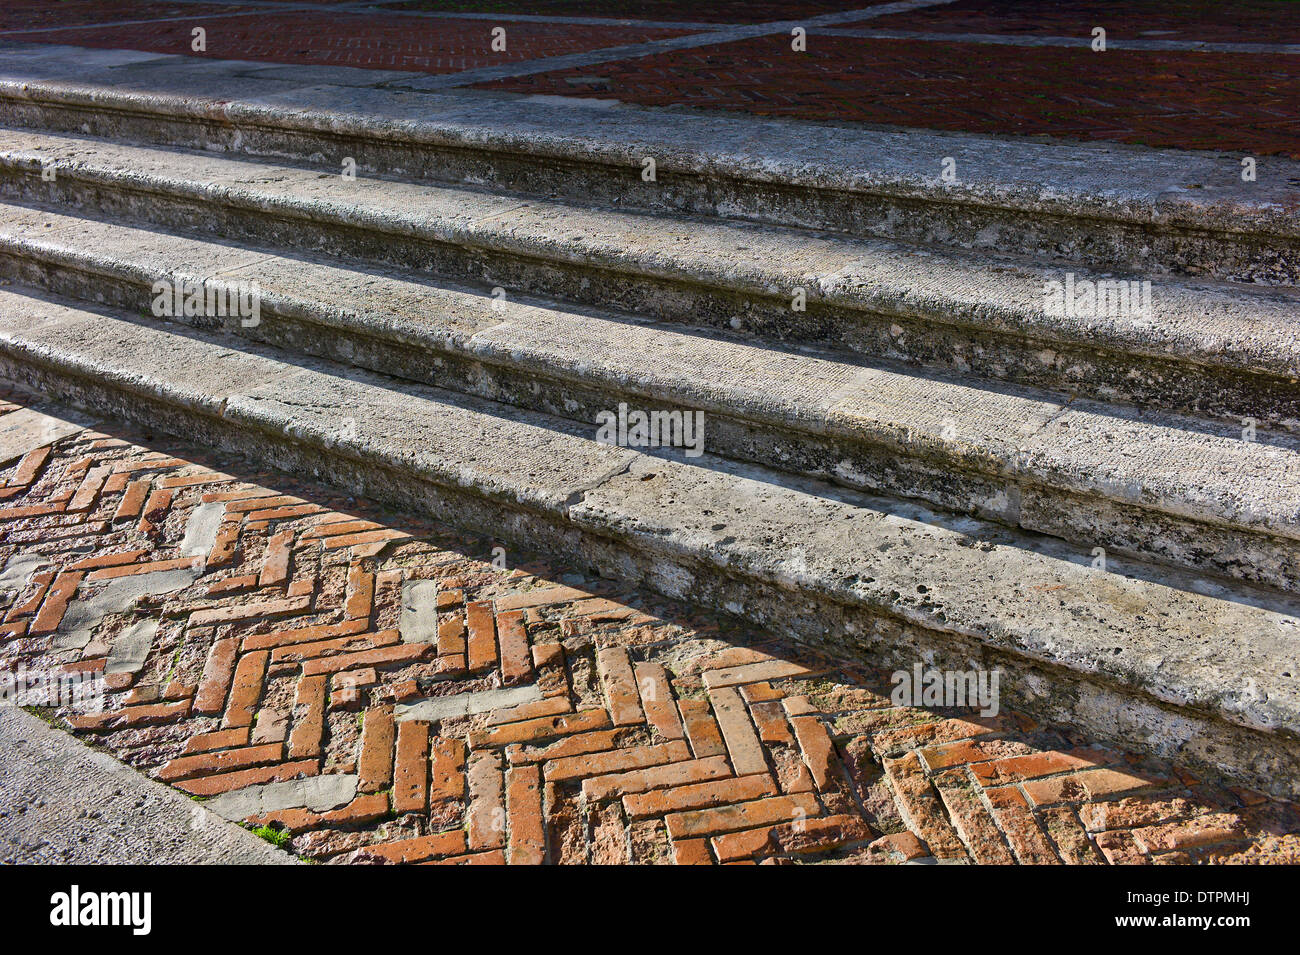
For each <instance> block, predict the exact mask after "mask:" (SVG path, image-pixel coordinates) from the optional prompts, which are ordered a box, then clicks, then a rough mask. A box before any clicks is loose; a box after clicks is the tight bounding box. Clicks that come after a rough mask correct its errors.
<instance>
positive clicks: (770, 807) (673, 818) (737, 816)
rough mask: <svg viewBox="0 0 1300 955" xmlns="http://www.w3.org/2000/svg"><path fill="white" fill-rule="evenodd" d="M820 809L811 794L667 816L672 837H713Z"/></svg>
mask: <svg viewBox="0 0 1300 955" xmlns="http://www.w3.org/2000/svg"><path fill="white" fill-rule="evenodd" d="M820 812H821V806H820V805H818V803H817V800H816V799H815V798H814V797H813V796H811V795H808V794H799V795H795V796H772V797H770V798H767V799H757V800H755V801H753V802H742V803H734V804H732V805H729V806H718V807H717V808H715V809H694V810H690V811H688V812H676V813H672V814H671V815H669V816H667V817H665V819H664V822H666V823H667V824H668V834H669V835H670V836H671V837H672V838H673V840H674V841H675V840H677V839H683V838H691V837H693V836H712V835H716V834H718V833H723V832H734V831H736V830H737V829H751V828H754V827H757V826H762V825H768V824H771V823H775V822H785V821H787V820H789V819H798V818H806V817H809V816H816V815H818V814H819V813H820Z"/></svg>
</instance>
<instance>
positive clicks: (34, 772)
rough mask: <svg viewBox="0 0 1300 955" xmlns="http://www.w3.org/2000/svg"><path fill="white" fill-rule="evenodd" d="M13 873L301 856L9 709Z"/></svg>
mask: <svg viewBox="0 0 1300 955" xmlns="http://www.w3.org/2000/svg"><path fill="white" fill-rule="evenodd" d="M0 746H3V747H4V753H5V758H4V759H3V760H0V862H2V863H4V864H5V865H14V864H22V863H26V864H33V863H35V864H42V865H52V864H58V865H196V864H204V865H290V864H293V863H294V862H296V861H297V860H295V859H294V857H293V856H291V855H290V854H288V853H287V852H283V851H281V850H280V849H275V848H273V847H272V846H271V845H270V844H269V843H267V842H264V841H263V840H262V839H260V838H258V837H257V836H255V835H253V834H252V833H250V832H248V831H246V830H244V829H242V828H240V827H239V826H237V825H234V824H232V823H230V822H227V821H226V820H225V819H222V818H221V817H220V816H218V815H215V814H214V813H213V812H211V811H210V810H209V809H208V808H207V807H205V806H203V805H200V804H199V803H197V802H195V801H193V800H191V799H186V798H185V797H184V796H183V795H182V794H181V793H178V792H176V791H175V790H173V789H169V788H168V787H166V786H164V785H161V784H160V783H157V782H154V781H153V780H150V779H147V778H146V777H144V776H141V775H140V774H139V773H137V772H135V771H134V770H132V769H130V768H129V767H127V766H124V765H122V764H121V763H119V762H118V761H116V760H115V759H113V757H112V756H109V755H108V754H106V753H101V752H96V751H95V750H93V749H91V748H89V747H88V746H86V745H85V744H84V743H82V742H79V741H77V740H76V739H74V738H73V737H71V736H69V735H67V734H66V733H64V732H63V731H61V730H59V729H56V728H54V727H52V726H50V725H48V724H47V723H44V722H42V721H41V720H40V719H38V718H36V717H35V716H31V715H29V714H27V713H24V712H23V711H22V710H20V709H18V708H17V707H13V706H0Z"/></svg>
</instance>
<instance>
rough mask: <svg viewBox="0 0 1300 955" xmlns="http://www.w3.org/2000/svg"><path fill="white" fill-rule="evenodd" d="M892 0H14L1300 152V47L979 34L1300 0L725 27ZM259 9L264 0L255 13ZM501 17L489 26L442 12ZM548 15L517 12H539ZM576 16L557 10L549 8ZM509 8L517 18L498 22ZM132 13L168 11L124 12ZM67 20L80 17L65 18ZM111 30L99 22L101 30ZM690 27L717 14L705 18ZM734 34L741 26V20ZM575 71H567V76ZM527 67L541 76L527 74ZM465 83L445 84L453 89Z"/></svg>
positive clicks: (1053, 6) (383, 51)
mask: <svg viewBox="0 0 1300 955" xmlns="http://www.w3.org/2000/svg"><path fill="white" fill-rule="evenodd" d="M879 5H880V0H799V2H782V3H776V2H771V3H769V2H758V3H742V2H739V0H725V2H721V3H715V4H707V5H700V4H693V3H689V2H687V0H663V2H650V0H611V2H609V3H604V4H600V5H599V6H595V5H593V4H591V3H588V2H586V0H529V2H524V0H415V2H407V3H394V4H392V5H389V7H388V8H387V9H386V10H380V9H379V8H373V9H370V10H368V11H365V12H360V11H359V10H358V9H357V6H356V5H351V4H345V6H348V7H349V9H348V10H347V11H343V10H340V11H337V12H336V11H331V10H328V9H320V10H310V9H307V10H295V11H292V12H289V11H285V12H283V13H281V12H277V11H276V10H275V9H274V8H262V9H260V10H257V11H251V10H250V9H249V8H247V7H244V8H241V7H239V6H238V4H237V2H231V3H217V2H214V3H212V4H204V5H196V4H192V3H184V4H182V3H172V4H168V3H166V2H157V3H145V4H134V3H129V2H126V0H111V2H108V3H102V4H101V3H90V2H89V0H68V2H66V3H60V4H58V5H55V6H51V5H50V4H48V3H43V2H38V0H11V2H10V3H8V4H6V5H5V6H4V8H3V9H0V30H6V31H13V30H15V29H18V28H21V27H24V26H25V27H29V28H33V29H40V30H42V31H43V32H37V33H15V32H7V33H5V38H7V39H10V40H19V41H22V42H40V43H65V44H73V45H80V46H88V47H102V48H127V49H134V50H146V51H151V52H157V53H178V54H183V55H201V56H208V57H218V58H231V59H240V60H259V61H265V62H273V63H291V64H308V65H335V66H351V67H362V68H368V69H390V70H402V71H413V72H423V73H430V74H439V75H443V76H447V75H453V74H457V73H460V72H462V71H472V70H476V69H484V68H492V67H502V66H507V65H512V64H513V65H517V67H518V72H519V73H520V75H513V76H507V77H506V78H499V77H497V76H490V77H484V76H482V75H474V74H472V73H469V72H466V73H465V77H464V79H463V82H459V83H457V82H453V83H451V84H450V85H452V86H458V85H461V86H463V85H470V84H473V83H476V82H478V81H480V80H484V81H485V82H481V83H480V84H479V86H478V87H477V88H480V89H489V90H497V91H508V92H516V93H535V94H536V93H540V94H547V95H561V96H577V97H597V98H603V99H609V98H615V99H619V100H622V101H625V102H629V103H636V104H641V105H647V106H687V107H695V108H701V109H710V110H735V111H743V112H749V113H756V114H760V115H766V116H787V117H792V118H797V119H804V120H835V121H853V122H865V123H879V124H887V125H893V126H904V127H923V128H931V129H943V130H954V131H964V132H973V133H990V134H1033V135H1051V136H1061V137H1070V138H1076V139H1082V140H1106V141H1114V142H1123V143H1134V144H1142V145H1149V146H1167V147H1176V148H1183V149H1225V150H1232V151H1240V152H1247V153H1251V154H1255V155H1285V156H1289V157H1292V158H1300V137H1298V136H1297V135H1296V130H1295V118H1296V117H1295V104H1296V103H1297V102H1300V71H1298V70H1297V69H1296V68H1295V67H1296V61H1297V58H1296V56H1294V55H1288V54H1285V53H1279V52H1271V53H1270V52H1263V51H1249V52H1224V51H1219V52H1204V51H1200V52H1188V51H1184V50H1171V49H1161V50H1123V49H1111V50H1108V51H1106V52H1105V53H1094V52H1093V51H1092V50H1090V49H1088V48H1087V47H1086V46H1081V47H1079V48H1077V49H1072V48H1063V47H1046V48H1044V47H1041V46H1016V45H1001V46H1000V45H991V44H988V43H979V42H975V40H974V38H971V39H963V37H962V36H961V34H994V35H1001V36H1004V37H1009V38H1010V39H1011V41H1012V42H1015V38H1016V37H1021V38H1025V37H1035V36H1039V37H1042V36H1046V37H1059V36H1064V37H1079V38H1080V41H1081V43H1083V42H1086V40H1087V39H1088V37H1089V35H1090V32H1091V29H1092V27H1093V26H1095V25H1101V26H1104V27H1105V28H1106V30H1107V33H1108V37H1109V38H1110V39H1111V40H1113V41H1117V42H1119V41H1122V40H1124V39H1129V40H1148V41H1152V40H1159V41H1170V40H1176V41H1182V42H1199V41H1213V42H1254V43H1266V42H1267V43H1279V42H1288V41H1291V42H1295V41H1296V40H1297V38H1300V4H1295V3H1287V2H1282V0H1246V2H1243V3H1241V4H1231V5H1227V4H1219V3H1215V2H1213V0H1195V2H1193V3H1191V4H1180V5H1177V6H1175V5H1172V4H1168V3H1166V2H1163V0H1139V2H1136V3H1131V4H1123V5H1118V4H1114V3H1110V2H1106V0H1066V2H1060V3H1054V2H1052V3H1049V2H1039V3H1028V2H1015V3H1012V2H1010V0H956V2H952V3H939V4H936V5H933V6H928V7H920V8H917V9H913V10H910V11H907V12H904V13H895V14H888V15H884V16H880V17H876V18H874V19H864V20H861V21H859V22H857V23H855V22H852V21H851V20H850V21H845V22H843V23H840V22H836V23H835V24H833V25H831V26H829V27H827V26H816V25H813V26H810V27H809V34H810V35H809V37H808V49H807V51H806V52H795V51H793V50H791V48H790V37H789V36H788V35H786V34H785V33H784V32H780V33H777V34H773V35H768V36H759V37H752V38H749V39H740V40H738V39H736V38H735V37H734V36H726V35H721V34H720V35H719V36H718V39H717V40H716V42H714V41H711V40H708V39H707V31H708V30H710V29H713V28H712V27H708V28H706V27H705V24H713V25H714V26H716V27H722V26H723V25H726V24H734V25H742V24H752V23H762V22H770V21H773V20H786V19H790V18H796V19H797V18H811V17H815V16H820V15H824V14H827V13H843V12H845V11H855V10H869V9H870V8H872V7H875V6H879ZM241 10H249V12H247V13H241ZM430 12H437V13H448V12H451V13H457V12H460V13H478V14H487V15H488V19H457V18H455V17H445V16H429V15H427V14H429V13H430ZM525 14H527V15H529V16H531V17H542V18H543V19H541V20H537V19H527V20H520V19H512V17H517V16H520V15H525ZM548 16H549V17H557V18H559V19H556V20H550V21H548V20H546V19H545V18H546V17H548ZM575 16H578V17H592V16H598V17H605V18H629V19H632V20H636V19H638V18H639V19H646V18H651V19H653V20H654V21H655V22H659V23H676V22H681V23H685V24H686V26H685V27H681V28H667V27H655V26H649V25H642V24H637V23H632V24H627V23H622V24H620V23H617V22H614V20H611V22H610V23H609V24H606V25H594V24H591V23H572V22H566V21H565V20H564V18H565V17H575ZM151 18H157V19H151ZM498 18H499V19H498ZM122 20H146V21H149V22H134V23H126V24H122V23H117V22H116V21H122ZM59 24H67V25H68V29H50V28H51V27H52V26H57V25H59ZM96 24H98V25H96ZM690 24H698V25H699V29H698V30H697V29H696V28H695V27H691V26H690ZM497 25H500V26H505V27H506V30H507V47H506V50H505V51H494V50H492V48H491V42H492V36H491V29H492V27H493V26H497ZM195 26H203V27H204V28H205V30H206V31H207V51H206V52H205V53H202V54H193V53H192V51H191V49H190V43H191V30H192V28H193V27H195ZM855 27H861V28H862V29H866V30H897V31H913V32H919V33H923V34H926V33H928V34H930V35H931V36H940V37H942V36H944V35H946V34H951V35H952V39H951V41H942V40H940V41H935V40H923V39H915V38H901V39H900V38H894V39H882V38H878V37H872V38H867V37H862V36H848V35H844V34H843V33H842V32H841V33H838V34H837V32H836V31H843V30H845V29H853V28H855ZM700 30H704V31H705V34H701V35H705V39H704V41H703V42H704V45H700V46H697V47H693V48H689V49H678V50H672V51H661V50H657V49H651V50H645V49H642V50H639V51H635V52H639V53H641V54H646V53H648V54H650V55H639V56H638V55H630V51H628V50H626V49H619V50H618V51H617V52H615V53H613V54H611V57H612V59H611V60H604V59H602V60H601V61H600V62H596V63H594V64H592V65H585V66H580V67H576V68H575V64H574V63H572V62H569V63H557V64H547V63H545V62H544V61H545V60H546V59H548V58H550V57H557V56H563V55H565V54H574V53H591V52H594V51H600V50H607V49H611V48H623V47H627V46H635V45H637V44H645V43H648V42H652V41H658V40H668V39H671V38H676V37H687V36H692V35H697V34H699V31H700ZM724 33H725V31H724ZM561 67H563V68H561ZM525 74H526V75H525ZM443 85H446V84H443Z"/></svg>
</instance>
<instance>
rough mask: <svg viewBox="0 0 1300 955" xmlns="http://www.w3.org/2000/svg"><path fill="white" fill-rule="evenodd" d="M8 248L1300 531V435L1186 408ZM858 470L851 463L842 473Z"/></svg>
mask: <svg viewBox="0 0 1300 955" xmlns="http://www.w3.org/2000/svg"><path fill="white" fill-rule="evenodd" d="M0 220H3V221H2V222H0V250H3V249H13V250H17V251H19V252H20V253H21V252H22V251H23V250H26V251H27V252H28V253H31V254H40V255H42V256H44V257H46V258H47V260H50V261H56V262H59V263H64V264H73V265H75V266H76V267H79V268H82V269H85V270H88V271H90V272H93V273H96V274H105V275H118V276H126V277H129V278H131V279H132V280H133V281H135V282H137V283H139V284H141V285H142V286H145V287H152V283H153V282H154V281H156V280H157V279H159V278H160V277H163V276H167V275H173V274H174V275H178V276H185V277H189V278H192V279H196V280H197V279H207V278H211V277H224V278H226V279H229V280H242V281H256V282H257V283H258V287H259V290H260V292H261V295H262V297H263V300H264V302H265V303H266V306H267V307H268V309H269V308H275V309H277V310H279V311H282V313H284V314H290V315H305V316H308V317H309V318H310V320H312V321H314V322H315V323H317V324H319V325H320V326H322V334H329V333H330V332H331V331H332V330H337V331H339V332H342V333H345V334H347V333H352V334H360V335H365V336H372V337H378V338H385V339H388V340H391V341H394V342H397V343H400V344H403V345H411V346H414V347H417V348H422V349H426V350H429V351H432V352H450V353H456V354H460V355H464V356H469V357H471V358H473V359H475V360H481V361H485V362H490V363H493V364H496V365H501V366H507V367H511V368H515V369H518V370H520V371H522V372H524V373H525V374H527V375H530V376H532V375H541V376H546V377H549V378H552V379H559V380H562V381H569V382H572V383H574V384H577V385H582V386H585V387H596V388H598V389H601V390H603V391H604V392H606V393H608V394H609V395H610V410H613V408H614V405H615V404H616V403H617V401H618V400H620V399H623V398H626V399H629V400H631V401H633V402H635V400H636V399H637V398H638V397H640V398H643V399H646V400H648V401H651V402H654V403H656V404H658V403H660V402H663V403H667V404H670V405H674V406H680V407H686V408H692V409H700V410H703V411H705V412H706V414H721V415H726V416H729V417H733V418H741V419H744V420H749V421H754V422H758V423H760V424H763V425H766V426H769V427H776V428H780V429H786V430H793V431H799V432H808V433H812V434H815V435H828V436H833V437H836V438H839V439H844V440H849V441H855V442H866V443H872V444H876V445H883V446H885V447H886V448H890V449H893V450H895V451H897V453H898V454H900V455H911V456H921V457H926V458H930V459H932V460H934V461H935V462H937V463H939V464H940V465H941V466H943V467H951V468H960V469H963V470H967V471H973V472H976V473H982V474H990V475H994V476H997V477H1000V478H1009V479H1013V480H1016V481H1021V482H1025V483H1027V484H1032V485H1039V486H1045V487H1051V488H1056V489H1064V490H1068V491H1071V492H1074V493H1080V494H1084V495H1094V496H1099V497H1103V498H1108V499H1111V500H1114V501H1118V502H1120V503H1122V504H1126V505H1130V506H1134V507H1138V508H1142V509H1147V510H1155V511H1160V512H1163V513H1169V514H1174V515H1177V516H1179V517H1184V518H1190V519H1192V520H1199V521H1206V522H1209V523H1214V524H1220V525H1224V526H1228V527H1231V528H1233V529H1241V530H1244V529H1250V530H1253V531H1256V532H1260V533H1265V534H1270V535H1275V536H1278V537H1283V538H1289V539H1293V540H1294V539H1300V443H1298V442H1297V441H1296V440H1295V439H1293V438H1286V437H1281V436H1276V435H1269V436H1263V435H1261V440H1257V441H1245V440H1242V437H1241V431H1240V429H1238V428H1232V427H1228V426H1224V425H1218V424H1210V423H1207V422H1204V421H1198V420H1195V419H1190V418H1186V417H1182V416H1175V415H1170V414H1159V413H1155V412H1139V411H1135V410H1132V409H1126V408H1122V407H1116V406H1111V405H1107V404H1103V403H1099V402H1094V401H1085V400H1073V401H1070V400H1068V399H1065V398H1058V397H1056V396H1052V395H1049V394H1045V393H1041V392H1035V391H1032V390H1029V389H1019V388H1014V387H1011V386H1006V385H997V386H996V387H994V386H989V385H984V386H977V385H975V384H971V383H967V382H962V381H957V380H951V379H947V378H939V377H935V376H930V375H923V374H920V373H915V372H909V371H907V370H905V369H897V368H892V367H880V366H872V365H868V364H864V363H861V362H853V363H850V362H846V361H843V360H840V359H839V358H837V357H835V356H833V355H827V354H819V353H815V352H811V351H804V352H790V351H776V350H772V349H768V348H763V347H760V346H758V345H754V344H751V343H747V342H743V341H738V340H732V339H730V338H722V337H719V336H716V335H710V334H707V333H699V332H695V331H692V330H685V329H682V328H681V327H680V326H669V325H661V324H655V323H650V322H641V323H638V322H633V321H630V320H628V319H625V318H621V317H613V316H602V315H601V314H599V313H596V312H593V311H591V310H584V311H582V312H575V311H567V310H564V309H563V308H560V307H553V306H548V305H543V304H532V303H528V302H516V301H509V300H507V301H504V302H498V301H495V300H494V299H493V298H491V297H490V296H488V295H485V294H484V293H482V292H481V291H474V290H469V289H463V288H457V287H454V286H448V285H435V284H430V283H428V282H425V281H416V280H415V277H414V276H411V275H406V276H402V275H398V274H394V273H389V272H381V271H373V270H365V269H354V268H348V267H344V266H342V265H339V264H333V263H329V262H323V261H315V260H312V259H308V258H303V257H299V256H294V257H287V256H283V255H279V254H276V253H273V252H263V251H258V250H254V249H246V248H243V247H239V246H234V245H226V244H221V243H216V242H211V241H205V240H200V239H193V238H188V237H183V236H175V235H169V234H163V233H158V232H154V231H151V230H147V229H140V228H134V227H129V226H124V225H118V224H109V223H101V222H97V221H93V220H86V219H81V218H78V217H75V216H65V215H59V214H56V213H50V212H47V211H44V210H39V209H28V208H25V207H20V206H12V205H8V206H6V205H0ZM844 477H845V478H846V479H849V478H851V477H852V475H851V474H846V475H844Z"/></svg>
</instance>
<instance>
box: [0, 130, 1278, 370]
mask: <svg viewBox="0 0 1300 955" xmlns="http://www.w3.org/2000/svg"><path fill="white" fill-rule="evenodd" d="M45 162H53V163H55V164H56V165H57V166H60V167H62V168H61V169H59V171H58V173H57V174H58V175H64V176H76V177H84V178H88V179H91V180H93V181H96V182H101V183H114V184H117V185H120V186H121V187H122V188H129V189H137V190H146V191H156V192H158V193H162V194H169V195H180V196H185V197H188V198H192V199H198V200H203V201H212V202H220V203H223V204H229V205H231V206H233V207H235V208H240V207H243V208H252V209H261V210H274V211H276V212H277V213H280V214H282V215H285V216H291V217H302V218H304V219H307V220H319V221H322V222H329V223H334V224H345V225H351V226H355V227H359V228H363V229H366V230H376V231H379V232H387V233H390V234H394V235H399V236H420V237H423V238H426V239H429V240H432V241H437V242H443V243H450V244H454V245H460V246H464V247H469V248H476V249H483V250H491V251H498V252H502V253H505V254H509V255H515V256H523V257H527V258H530V259H534V260H542V261H548V262H554V263H558V264H561V265H563V266H565V267H567V268H596V267H599V268H603V269H606V270H610V271H612V272H614V273H621V274H628V275H633V276H651V277H654V278H658V279H663V280H668V281H673V282H684V283H689V284H690V285H692V286H704V287H707V288H713V289H718V290H721V291H722V292H724V293H727V294H738V295H741V296H743V297H759V298H763V299H776V300H777V301H784V302H785V304H789V302H790V301H791V300H792V299H793V296H794V294H795V289H797V288H803V289H805V292H806V295H807V299H808V302H809V303H811V304H813V305H814V307H815V306H816V305H817V304H819V303H820V304H825V305H828V306H834V307H843V308H849V309H854V310H862V311H869V312H872V313H877V314H883V315H888V316H896V317H898V318H900V319H919V320H923V321H928V322H937V323H940V324H954V325H959V326H964V327H971V328H975V329H986V330H988V331H990V332H998V333H1001V334H1009V335H1012V336H1014V337H1025V338H1028V339H1030V340H1032V341H1038V342H1043V343H1053V342H1056V343H1061V344H1073V345H1084V346H1091V347H1105V348H1109V349H1112V350H1117V351H1121V352H1131V353H1135V354H1140V355H1146V356H1153V357H1157V358H1165V359H1171V360H1179V361H1194V362H1199V363H1204V364H1209V365H1221V366H1225V367H1229V368H1235V369H1240V370H1245V371H1251V372H1257V373H1261V374H1269V375H1274V376H1279V377H1283V378H1286V379H1288V380H1289V379H1295V378H1300V336H1297V335H1296V334H1295V329H1296V324H1297V319H1296V315H1297V310H1298V309H1300V291H1297V290H1294V289H1288V288H1269V287H1252V286H1248V285H1242V284H1240V283H1219V282H1211V281H1194V280H1180V279H1175V278H1172V277H1169V276H1157V277H1155V278H1154V279H1151V278H1150V277H1143V276H1140V275H1131V274H1120V273H1103V272H1099V271H1092V270H1088V269H1084V268H1075V269H1072V270H1070V271H1071V272H1072V273H1073V275H1074V280H1075V282H1076V283H1081V282H1099V281H1144V280H1151V281H1152V290H1151V296H1150V300H1151V312H1150V314H1149V315H1132V314H1123V313H1122V312H1123V310H1116V311H1117V312H1119V313H1118V314H1115V315H1106V314H1100V315H1097V316H1095V317H1091V316H1090V317H1079V316H1074V315H1064V314H1057V312H1058V309H1056V308H1055V307H1053V308H1052V309H1050V310H1049V308H1048V305H1047V296H1046V292H1045V288H1046V283H1048V282H1053V281H1055V282H1059V283H1062V285H1064V283H1065V282H1066V280H1067V272H1066V271H1064V270H1062V269H1061V268H1060V267H1059V266H1058V267H1054V268H1053V267H1042V266H1036V265H1032V264H1027V263H1024V262H1018V261H1011V260H1001V259H994V258H989V257H981V256H975V255H970V254H966V253H960V252H946V251H935V250H926V249H922V248H917V247H912V246H908V245H903V244H897V243H890V242H886V241H883V240H875V239H854V238H848V237H845V236H837V235H830V234H821V233H811V232H807V231H802V230H794V229H780V228H776V227H773V226H770V225H754V224H748V223H739V222H727V221H722V220H716V219H712V220H711V219H702V218H688V217H674V216H668V215H662V214H648V213H631V212H619V211H613V210H606V209H595V208H589V207H584V206H580V205H576V204H571V203H565V202H559V201H551V200H544V199H521V198H519V197H517V196H504V195H493V194H490V193H487V192H482V191H477V190H474V189H470V188H463V187H458V186H450V185H428V184H419V183H410V182H399V181H394V180H388V179H367V178H364V177H363V178H358V179H356V180H345V179H343V178H342V177H341V176H340V175H334V174H327V173H322V172H320V171H318V170H309V169H303V168H300V167H296V166H283V165H275V164H270V163H263V162H251V161H248V160H246V159H229V158H224V157H220V156H215V155H212V154H210V153H202V152H196V151H188V150H178V149H162V148H156V147H140V146H130V145H123V144H120V143H113V142H107V141H102V140H96V139H85V138H76V137H68V136H51V135H45V134H42V133H36V132H30V131H25V130H15V129H0V167H9V168H18V169H21V168H26V169H33V168H37V167H39V166H41V165H42V164H43V163H45ZM507 291H509V290H507Z"/></svg>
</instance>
